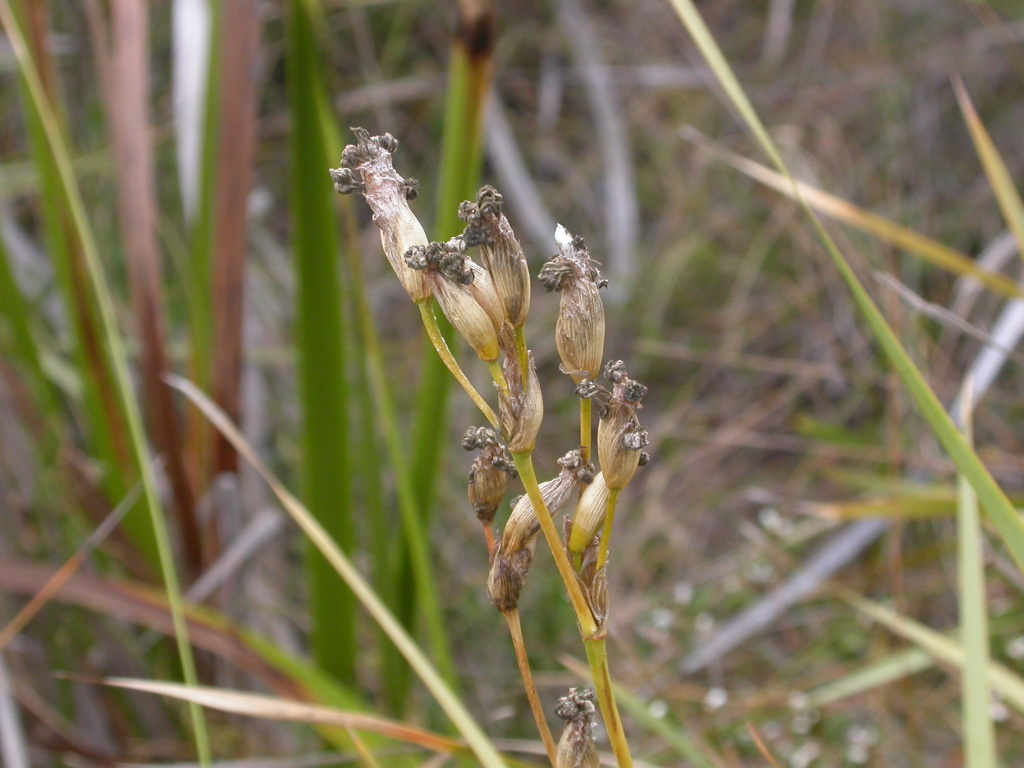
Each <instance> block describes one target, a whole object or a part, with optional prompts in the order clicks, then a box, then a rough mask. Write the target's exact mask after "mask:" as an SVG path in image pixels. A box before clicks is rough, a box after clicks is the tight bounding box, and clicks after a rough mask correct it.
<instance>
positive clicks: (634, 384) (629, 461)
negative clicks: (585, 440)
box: [597, 360, 648, 490]
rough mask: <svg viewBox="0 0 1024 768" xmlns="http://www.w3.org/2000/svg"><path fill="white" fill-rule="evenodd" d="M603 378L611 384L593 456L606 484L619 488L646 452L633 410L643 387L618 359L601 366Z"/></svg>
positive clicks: (634, 471) (645, 443)
mask: <svg viewBox="0 0 1024 768" xmlns="http://www.w3.org/2000/svg"><path fill="white" fill-rule="evenodd" d="M605 377H606V378H608V379H609V380H610V381H611V382H612V383H613V385H614V386H613V388H612V393H611V397H610V398H609V400H608V403H607V405H606V406H605V408H604V412H603V413H602V414H601V421H600V423H599V424H598V427H597V456H598V461H599V463H600V465H601V471H602V472H603V473H604V477H605V481H606V482H607V483H608V487H609V488H612V489H614V490H621V489H623V488H625V487H626V486H627V485H629V482H630V481H631V480H632V479H633V475H634V474H635V473H636V469H637V467H638V466H639V465H640V462H641V460H642V459H643V457H644V456H645V455H646V454H644V452H643V451H642V450H641V449H642V448H643V447H644V446H645V445H647V442H648V438H647V430H646V429H643V428H642V427H641V426H640V422H639V420H638V419H637V416H636V412H637V410H638V409H639V408H640V407H641V406H640V399H641V398H642V397H643V396H644V395H645V394H646V393H647V387H645V386H644V385H643V384H641V383H640V382H638V381H635V380H634V379H631V378H629V375H628V374H627V373H626V369H625V366H624V365H623V363H622V361H621V360H616V361H613V362H610V363H608V365H607V366H605Z"/></svg>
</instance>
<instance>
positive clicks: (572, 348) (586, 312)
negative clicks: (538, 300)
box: [540, 224, 607, 384]
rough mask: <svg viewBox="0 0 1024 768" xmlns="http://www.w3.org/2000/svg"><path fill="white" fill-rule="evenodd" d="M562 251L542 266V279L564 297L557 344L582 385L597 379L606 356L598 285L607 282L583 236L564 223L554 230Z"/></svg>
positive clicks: (569, 370) (567, 367) (565, 365)
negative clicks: (564, 225) (602, 276)
mask: <svg viewBox="0 0 1024 768" xmlns="http://www.w3.org/2000/svg"><path fill="white" fill-rule="evenodd" d="M555 242H556V243H557V244H558V249H559V254H558V255H557V256H555V257H554V258H553V259H551V261H549V262H548V263H547V264H545V265H544V266H543V268H542V269H541V271H540V281H541V283H543V284H544V287H545V288H547V289H548V290H549V291H559V292H560V293H561V299H560V301H559V307H558V320H557V323H556V326H555V346H556V347H557V348H558V355H559V357H560V358H561V359H562V370H563V371H565V373H567V374H569V375H570V376H572V378H573V381H575V382H576V383H577V384H579V383H580V382H581V381H583V380H584V379H595V378H596V377H597V373H598V371H599V370H600V368H601V359H602V357H603V355H604V330H605V320H604V303H603V302H602V301H601V295H600V293H599V292H598V289H599V288H603V287H604V286H605V285H607V281H606V280H602V279H601V275H600V272H598V270H597V267H596V266H595V265H594V263H593V262H592V261H591V259H590V253H589V252H588V251H587V247H586V243H584V241H583V238H582V237H578V236H577V237H573V236H572V235H571V234H570V233H569V231H568V230H567V229H566V228H565V227H563V226H562V225H561V224H559V225H558V227H557V229H556V230H555Z"/></svg>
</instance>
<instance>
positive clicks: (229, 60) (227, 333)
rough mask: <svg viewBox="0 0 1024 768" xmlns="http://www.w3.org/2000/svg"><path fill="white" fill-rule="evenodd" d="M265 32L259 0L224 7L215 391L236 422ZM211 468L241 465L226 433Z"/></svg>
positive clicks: (222, 469)
mask: <svg viewBox="0 0 1024 768" xmlns="http://www.w3.org/2000/svg"><path fill="white" fill-rule="evenodd" d="M261 35H262V25H261V15H260V8H259V3H258V2H257V1H256V0H239V1H238V2H231V3H228V4H227V5H226V6H225V7H224V34H223V45H222V47H221V55H222V57H223V61H222V64H221V80H220V89H221V97H220V107H221V119H220V130H219V141H218V147H219V149H218V152H217V188H216V200H215V207H216V216H215V225H214V235H213V237H214V249H213V275H212V280H213V296H214V302H213V348H214V349H215V350H216V352H217V354H216V357H215V358H214V361H213V369H212V371H211V376H212V379H211V383H210V387H211V389H210V391H211V392H212V393H213V399H214V400H215V401H216V402H217V403H218V404H219V405H220V406H221V408H223V409H224V412H225V413H226V414H228V416H229V417H230V418H231V419H232V421H237V420H238V418H239V414H240V408H241V378H242V310H243V308H244V302H243V298H244V291H243V289H244V278H245V256H246V251H247V247H248V232H247V225H248V221H249V217H248V211H249V192H250V191H251V187H252V178H253V159H254V155H255V150H256V102H257V92H256V91H257V86H258V82H257V75H258V73H259V66H258V58H259V55H260V43H261ZM213 468H214V472H218V473H220V472H235V471H237V469H238V456H237V454H236V453H235V452H234V450H233V449H232V448H231V446H230V445H229V444H228V442H227V441H226V440H224V438H223V437H222V436H220V435H217V436H216V437H215V438H214V442H213Z"/></svg>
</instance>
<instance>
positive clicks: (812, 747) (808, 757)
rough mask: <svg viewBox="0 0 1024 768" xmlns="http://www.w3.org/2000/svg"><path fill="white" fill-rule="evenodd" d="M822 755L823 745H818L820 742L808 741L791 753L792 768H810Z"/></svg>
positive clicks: (790, 762) (790, 763)
mask: <svg viewBox="0 0 1024 768" xmlns="http://www.w3.org/2000/svg"><path fill="white" fill-rule="evenodd" d="M820 756H821V747H819V746H818V742H816V741H808V742H807V743H805V744H804V745H803V746H801V747H800V749H798V750H797V751H796V752H794V753H793V754H792V755H790V758H789V765H790V767H791V768H809V767H810V765H811V763H813V762H814V761H815V760H817V759H818V758H819V757H820Z"/></svg>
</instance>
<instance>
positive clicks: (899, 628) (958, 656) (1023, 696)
mask: <svg viewBox="0 0 1024 768" xmlns="http://www.w3.org/2000/svg"><path fill="white" fill-rule="evenodd" d="M840 595H841V597H842V598H843V599H844V600H845V601H846V602H848V603H850V604H851V605H852V606H853V607H854V608H856V609H857V610H859V611H860V612H861V613H863V614H865V615H867V616H870V617H871V618H872V619H874V620H875V621H877V622H878V623H879V624H882V625H883V626H885V627H886V628H887V629H889V630H890V631H891V632H893V633H894V634H897V635H899V636H900V637H902V638H904V639H905V640H908V641H909V642H911V643H913V644H914V645H916V646H917V647H918V648H920V649H921V650H923V651H925V652H926V653H928V654H929V655H931V656H932V657H934V658H935V659H937V660H938V661H940V662H942V663H943V664H948V665H949V666H951V667H954V668H956V669H957V670H959V671H960V672H961V673H962V674H966V671H965V664H966V662H965V652H964V648H963V646H962V645H960V643H958V642H956V641H955V640H951V639H949V638H947V637H945V636H944V635H943V634H942V633H940V632H936V631H935V630H934V629H931V628H929V627H926V626H925V625H923V624H921V623H919V622H916V621H914V620H913V619H910V618H908V617H906V616H902V615H900V614H899V613H896V612H895V611H893V610H892V609H890V608H886V607H885V606H883V605H879V604H878V603H876V602H873V601H871V600H868V599H867V598H864V597H861V596H860V595H858V594H856V593H854V592H851V591H849V590H840ZM985 677H986V678H987V680H988V684H989V685H990V686H991V687H992V689H993V690H995V691H998V692H999V694H1000V695H1001V696H1002V697H1003V699H1004V700H1005V701H1006V703H1007V704H1009V705H1010V706H1012V707H1013V708H1014V709H1016V710H1017V711H1018V712H1024V678H1022V677H1021V676H1020V675H1018V674H1017V673H1016V672H1014V671H1012V670H1010V669H1009V668H1007V667H1005V666H1003V665H1002V664H999V663H997V662H993V661H990V662H989V663H988V666H987V668H986V673H985Z"/></svg>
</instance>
